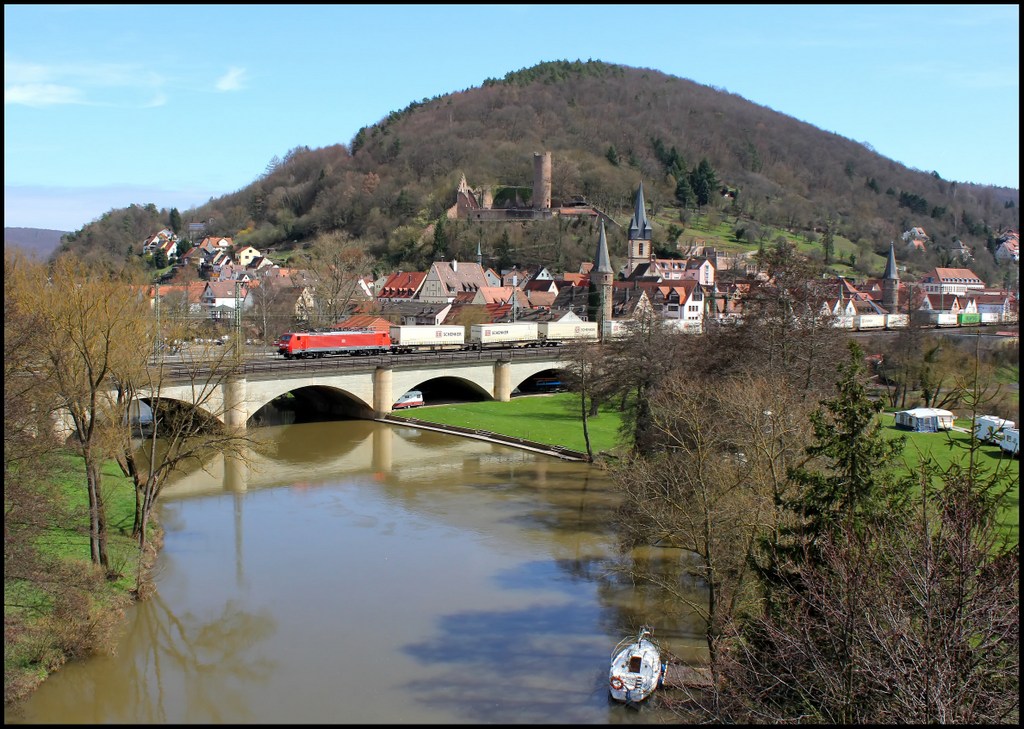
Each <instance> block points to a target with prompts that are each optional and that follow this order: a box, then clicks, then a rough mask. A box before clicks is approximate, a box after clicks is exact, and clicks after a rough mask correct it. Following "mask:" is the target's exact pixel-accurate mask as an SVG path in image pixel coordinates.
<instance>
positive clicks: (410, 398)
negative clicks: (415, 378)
mask: <svg viewBox="0 0 1024 729" xmlns="http://www.w3.org/2000/svg"><path fill="white" fill-rule="evenodd" d="M422 404H423V393H422V392H420V391H419V390H409V392H407V393H405V394H404V395H402V396H401V397H400V398H398V400H397V401H396V402H395V404H394V405H392V406H391V409H392V410H401V409H402V408H416V407H419V406H420V405H422Z"/></svg>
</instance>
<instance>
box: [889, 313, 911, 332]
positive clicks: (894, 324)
mask: <svg viewBox="0 0 1024 729" xmlns="http://www.w3.org/2000/svg"><path fill="white" fill-rule="evenodd" d="M909 324H910V316H909V315H908V314H886V315H885V328H886V329H906V328H907V326H908V325H909Z"/></svg>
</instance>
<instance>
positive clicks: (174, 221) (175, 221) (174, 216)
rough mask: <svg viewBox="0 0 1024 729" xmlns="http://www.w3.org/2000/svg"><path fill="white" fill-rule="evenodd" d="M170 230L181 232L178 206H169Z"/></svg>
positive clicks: (176, 232)
mask: <svg viewBox="0 0 1024 729" xmlns="http://www.w3.org/2000/svg"><path fill="white" fill-rule="evenodd" d="M169 222H170V224H171V230H172V231H174V234H175V235H177V234H178V233H179V232H181V213H179V212H178V208H171V215H170V220H169Z"/></svg>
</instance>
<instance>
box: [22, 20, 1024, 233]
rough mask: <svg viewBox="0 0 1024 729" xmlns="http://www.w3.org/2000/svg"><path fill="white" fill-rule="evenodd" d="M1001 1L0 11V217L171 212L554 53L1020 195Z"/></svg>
mask: <svg viewBox="0 0 1024 729" xmlns="http://www.w3.org/2000/svg"><path fill="white" fill-rule="evenodd" d="M1019 20H1020V19H1019V7H1018V6H1017V5H977V6H969V5H933V6H921V5H821V6H815V5H811V6H795V5H792V6H791V5H781V6H778V5H747V6H744V5H693V6H690V5H544V6H541V5H500V6H498V5H391V6H367V5H129V6H120V5H118V6H113V5H81V6H71V5H68V6H60V5H5V6H4V225H5V226H9V227H10V226H14V227H33V228H52V229H57V230H76V229H78V228H81V227H82V226H84V225H85V224H87V223H89V222H91V221H92V220H94V219H95V218H98V217H99V216H100V215H102V214H103V213H105V212H107V211H108V210H110V209H112V208H122V207H127V206H128V205H129V204H131V203H138V204H146V203H154V204H155V205H156V206H157V207H158V208H171V207H177V208H178V209H179V210H181V211H183V212H184V211H185V210H187V209H188V208H190V207H193V206H195V205H199V204H202V203H204V202H206V201H207V200H209V199H210V198H211V197H219V196H221V195H224V194H228V193H231V192H234V191H236V190H239V189H241V188H243V187H246V186H247V185H248V184H249V183H251V182H252V181H253V180H254V179H255V178H256V177H258V176H259V175H260V174H261V173H262V172H263V171H264V169H265V168H266V166H267V163H268V162H269V161H270V160H271V158H273V157H274V156H275V155H276V156H279V157H283V156H284V155H285V154H286V153H287V152H288V151H289V150H290V149H293V148H295V147H298V146H303V145H304V146H308V147H311V148H318V147H325V146H328V145H331V144H336V143H348V142H350V141H351V139H352V137H353V135H354V134H355V133H356V131H357V130H358V129H359V128H360V127H362V126H368V125H371V124H373V123H375V122H377V121H380V120H381V119H382V118H384V117H385V116H387V114H388V113H389V112H391V111H396V110H399V109H403V108H405V107H406V106H407V105H408V104H409V103H410V102H412V101H419V100H422V99H424V98H431V97H434V96H439V95H443V94H446V93H451V92H455V91H461V90H464V89H468V88H472V87H477V86H480V85H481V84H482V82H483V81H484V80H485V79H487V78H500V77H502V76H504V75H505V74H506V73H508V72H509V71H515V70H519V69H521V68H526V67H529V66H533V65H535V64H537V63H541V62H543V61H554V60H561V59H566V60H576V59H579V60H587V59H594V60H601V61H605V62H608V63H619V64H623V65H627V66H633V67H638V68H651V69H655V70H658V71H662V72H664V73H667V74H670V75H673V76H678V77H680V78H687V79H691V80H693V81H696V82H697V83H700V84H706V85H708V86H713V87H716V88H719V89H723V90H726V91H729V92H732V93H734V94H738V95H739V96H742V97H743V98H745V99H748V100H750V101H752V102H755V103H757V104H760V105H763V106H767V107H769V108H771V109H774V110H775V111H779V112H782V113H784V114H787V115H789V116H793V117H795V118H797V119H800V120H802V121H806V122H808V123H810V124H813V125H814V126H816V127H819V128H821V129H824V130H827V131H831V132H835V133H837V134H840V135H842V136H844V137H847V138H849V139H852V140H855V141H858V142H862V143H867V144H869V145H870V146H871V147H872V148H873V149H874V150H875V151H877V152H878V153H880V154H882V155H884V156H886V157H889V158H890V159H894V160H896V161H897V162H900V163H902V164H904V165H907V166H909V167H913V168H916V169H920V170H924V171H928V172H930V171H932V170H935V171H937V172H938V173H939V174H940V175H941V176H942V177H943V178H944V179H947V180H956V181H961V182H976V183H981V184H990V185H1000V186H1006V187H1013V188H1019V186H1020V183H1019V169H1020V168H1019V158H1020V147H1019V141H1020V116H1019V104H1020V99H1019V67H1020V35H1019Z"/></svg>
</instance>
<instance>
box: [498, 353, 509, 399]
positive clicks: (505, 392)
mask: <svg viewBox="0 0 1024 729" xmlns="http://www.w3.org/2000/svg"><path fill="white" fill-rule="evenodd" d="M494 399H495V400H497V401H498V402H508V401H509V400H511V399H512V363H511V362H509V361H507V360H500V359H499V360H496V361H495V363H494Z"/></svg>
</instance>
